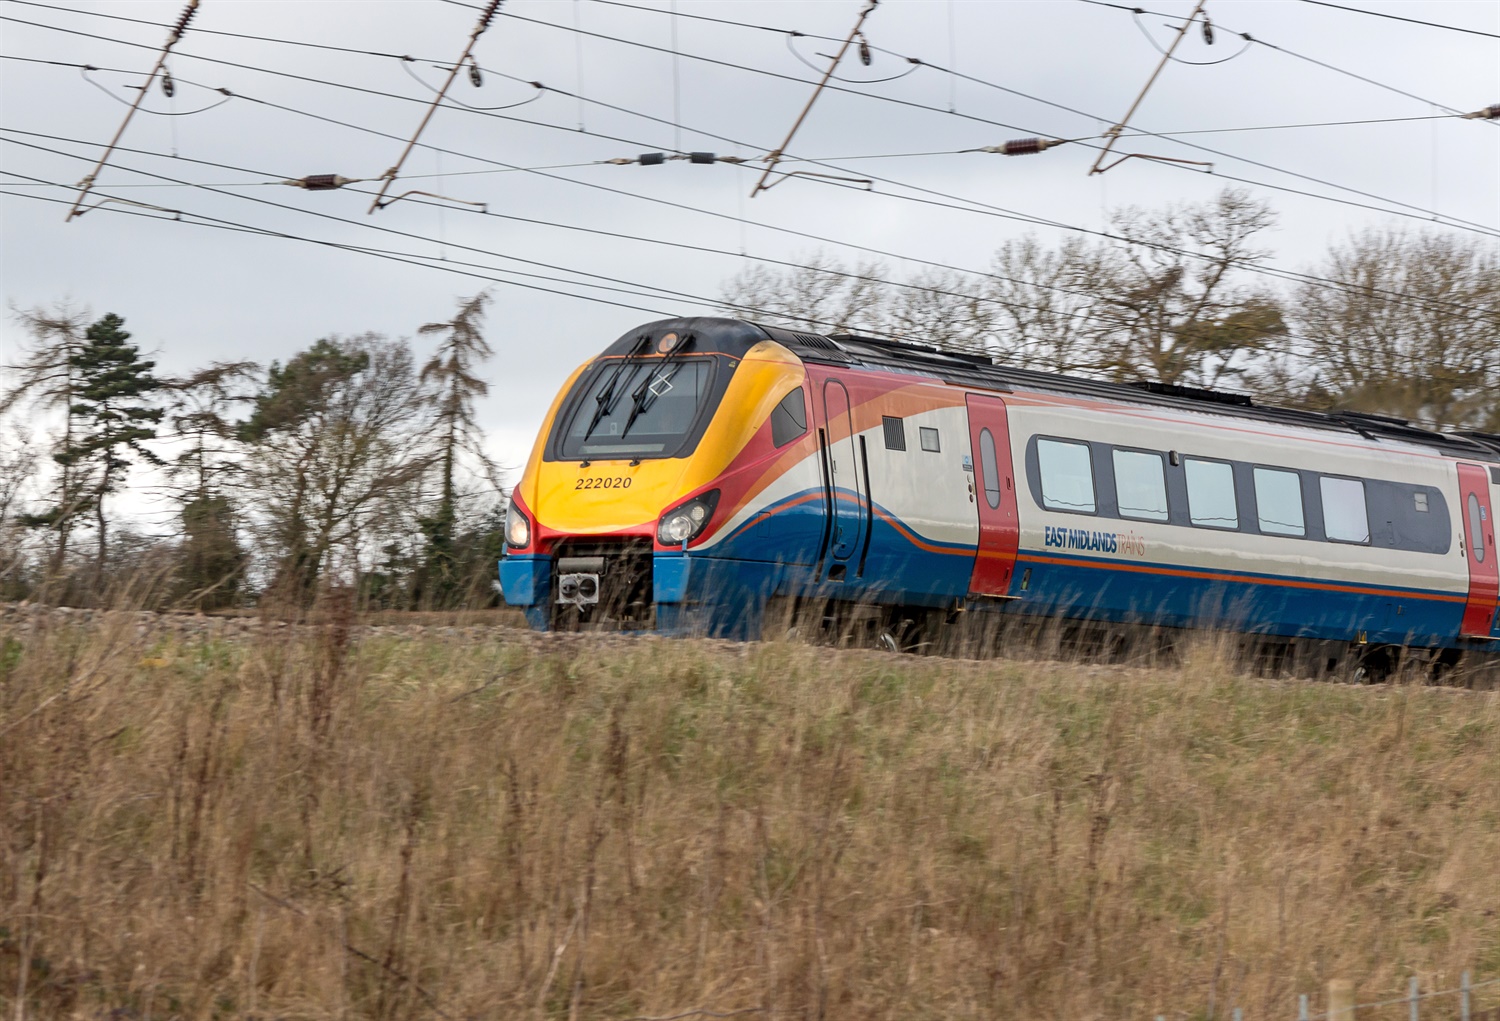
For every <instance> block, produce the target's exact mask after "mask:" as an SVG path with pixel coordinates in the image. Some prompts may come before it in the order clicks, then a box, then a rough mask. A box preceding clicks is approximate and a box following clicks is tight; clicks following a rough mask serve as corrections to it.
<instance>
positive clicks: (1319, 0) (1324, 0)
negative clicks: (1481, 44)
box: [1302, 0, 1500, 39]
mask: <svg viewBox="0 0 1500 1021" xmlns="http://www.w3.org/2000/svg"><path fill="white" fill-rule="evenodd" d="M1302 2H1303V3H1307V4H1315V5H1316V6H1318V7H1332V8H1333V9H1334V10H1336V11H1348V12H1349V13H1350V14H1367V15H1369V16H1370V17H1372V18H1389V19H1391V20H1392V21H1404V22H1406V23H1407V24H1408V25H1425V26H1427V27H1428V28H1441V29H1445V30H1446V31H1449V32H1467V33H1468V34H1469V35H1478V36H1484V37H1485V38H1486V39H1500V34H1496V33H1494V32H1485V31H1483V30H1481V29H1477V28H1465V27H1464V26H1462V25H1444V24H1442V23H1440V22H1437V21H1423V20H1422V19H1421V18H1405V17H1402V16H1401V15H1399V14H1391V13H1389V12H1387V11H1367V10H1364V9H1363V8H1359V7H1345V6H1344V5H1343V4H1332V3H1328V0H1302Z"/></svg>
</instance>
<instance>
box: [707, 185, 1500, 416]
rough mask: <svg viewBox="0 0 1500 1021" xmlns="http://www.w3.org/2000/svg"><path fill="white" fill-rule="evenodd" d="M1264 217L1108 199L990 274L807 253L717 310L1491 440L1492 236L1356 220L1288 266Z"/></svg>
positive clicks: (1498, 315) (1494, 360)
mask: <svg viewBox="0 0 1500 1021" xmlns="http://www.w3.org/2000/svg"><path fill="white" fill-rule="evenodd" d="M1276 222H1277V217H1276V214H1275V212H1274V211H1273V210H1272V209H1271V207H1270V206H1269V205H1267V204H1266V203H1264V202H1262V201H1260V200H1257V199H1254V198H1252V197H1250V196H1249V195H1248V194H1247V193H1245V192H1242V191H1236V190H1226V191H1224V192H1222V193H1220V194H1219V195H1218V196H1216V197H1215V198H1214V199H1212V200H1210V201H1207V202H1201V203H1185V204H1178V205H1172V206H1168V207H1166V208H1163V209H1156V210H1143V209H1138V208H1130V209H1124V210H1121V211H1119V212H1117V213H1115V214H1114V216H1113V217H1112V218H1111V222H1110V224H1109V226H1108V229H1107V230H1106V231H1104V232H1103V233H1104V234H1105V235H1106V236H1104V237H1100V238H1095V239H1087V238H1078V237H1073V238H1069V239H1067V240H1064V241H1063V242H1061V243H1060V244H1057V245H1055V246H1047V245H1044V244H1043V243H1042V242H1041V241H1039V240H1038V239H1037V238H1036V237H1034V236H1026V237H1022V238H1018V239H1013V240H1009V241H1006V242H1005V243H1004V244H1002V245H1000V247H999V248H998V250H997V251H996V252H995V255H994V258H993V260H992V263H991V265H990V269H989V272H988V273H983V274H975V273H964V272H959V271H956V270H945V269H927V270H924V271H922V272H919V273H916V274H913V275H910V276H908V277H905V278H904V279H903V278H896V277H895V276H894V275H893V273H892V271H891V269H890V267H889V266H887V265H885V264H883V263H879V262H866V263H859V264H856V265H853V266H850V265H845V264H843V263H840V262H838V261H836V260H833V259H830V258H828V257H826V256H823V255H817V256H814V257H813V258H812V259H811V260H808V262H809V266H808V268H802V269H791V270H772V269H767V268H765V267H764V266H760V267H756V268H753V269H750V270H748V271H746V272H744V273H741V274H740V275H739V276H737V277H735V278H734V279H733V280H731V281H730V282H729V284H728V286H727V287H726V288H725V290H724V293H723V298H724V302H725V307H726V308H736V307H740V306H750V307H754V308H759V309H764V310H766V313H767V316H766V318H767V319H768V320H770V321H774V322H777V323H780V324H782V325H788V326H792V327H794V328H798V329H806V330H813V331H815V332H820V333H840V332H843V333H869V334H874V335H877V336H891V337H897V338H903V339H909V340H916V341H919V342H922V343H926V344H930V345H933V346H936V347H939V348H944V349H950V350H956V351H969V352H982V353H986V354H989V355H992V356H994V357H995V358H996V360H997V361H999V362H1000V363H1001V364H1007V365H1015V366H1018V367H1022V368H1031V369H1042V370H1047V371H1052V372H1062V373H1076V374H1080V375H1086V376H1092V377H1096V378H1104V379H1113V380H1120V381H1131V380H1154V381H1158V382H1162V383H1176V384H1180V385H1186V386H1197V387H1210V388H1214V387H1217V388H1223V389H1233V390H1239V391H1242V392H1247V393H1250V394H1252V395H1254V396H1256V397H1259V398H1261V399H1263V400H1265V401H1266V402H1267V403H1276V404H1284V405H1291V406H1297V407H1305V408H1313V409H1319V410H1326V409H1333V408H1340V409H1347V410H1351V411H1360V412H1365V413H1370V414H1380V415H1387V416H1390V417H1393V418H1399V419H1402V420H1405V421H1410V422H1415V423H1417V424H1420V425H1424V426H1428V427H1432V428H1446V429H1456V430H1476V431H1481V432H1490V433H1500V249H1497V247H1496V245H1495V244H1494V243H1493V242H1484V241H1482V240H1481V239H1478V238H1474V239H1470V240H1464V239H1460V238H1455V237H1454V236H1452V235H1448V234H1436V233H1427V232H1415V231H1406V230H1401V229H1396V228H1387V227H1371V228H1368V229H1366V230H1363V231H1361V232H1358V233H1355V234H1353V235H1352V236H1350V237H1349V238H1348V239H1347V240H1344V241H1341V242H1338V243H1335V244H1333V245H1331V246H1330V247H1329V248H1328V250H1327V252H1326V253H1325V254H1324V255H1323V257H1322V258H1321V260H1320V261H1319V262H1317V263H1316V264H1315V265H1313V266H1311V267H1309V268H1308V269H1307V270H1306V271H1305V272H1301V273H1295V274H1286V273H1281V272H1274V273H1272V274H1267V273H1265V272H1262V271H1263V270H1266V269H1268V268H1269V259H1270V257H1271V254H1272V253H1271V250H1270V248H1269V247H1268V244H1267V240H1266V239H1267V237H1268V235H1269V234H1270V232H1271V231H1272V230H1273V229H1274V227H1275V226H1276Z"/></svg>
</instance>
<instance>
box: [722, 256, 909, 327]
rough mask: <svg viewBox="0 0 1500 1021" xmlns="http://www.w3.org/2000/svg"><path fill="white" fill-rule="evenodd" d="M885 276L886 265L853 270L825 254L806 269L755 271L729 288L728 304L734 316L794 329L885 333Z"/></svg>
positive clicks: (741, 276) (761, 268)
mask: <svg viewBox="0 0 1500 1021" xmlns="http://www.w3.org/2000/svg"><path fill="white" fill-rule="evenodd" d="M884 274H885V267H884V266H882V265H881V264H880V263H876V262H871V263H861V264H860V265H858V266H856V267H854V268H853V269H849V268H847V267H845V266H844V265H843V264H842V263H840V262H839V261H838V260H836V259H832V258H830V257H828V256H827V255H825V254H823V253H821V252H820V253H817V254H815V255H813V256H812V257H811V258H809V259H808V260H807V263H806V266H805V267H804V268H797V269H788V270H785V271H778V270H773V269H770V268H768V267H766V266H763V265H755V266H752V267H750V268H749V269H747V270H745V271H743V272H741V273H739V274H738V275H736V276H735V277H734V278H733V279H731V280H730V281H729V282H728V284H726V285H725V287H724V291H723V300H724V304H725V310H726V311H728V312H729V313H730V314H731V315H738V316H744V317H746V318H749V319H755V320H758V321H761V322H769V323H772V324H775V325H779V326H785V327H788V328H791V329H798V330H810V331H812V332H814V333H825V334H826V333H860V332H880V331H881V328H882V323H883V322H884V320H885V318H886V316H885V311H884V307H885V303H886V302H887V300H888V288H885V287H883V286H882V284H881V283H880V278H881V277H882V276H883V275H884Z"/></svg>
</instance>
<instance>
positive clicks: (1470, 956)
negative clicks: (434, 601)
mask: <svg viewBox="0 0 1500 1021" xmlns="http://www.w3.org/2000/svg"><path fill="white" fill-rule="evenodd" d="M348 623H349V622H348V621H347V620H341V619H333V620H330V621H327V622H325V624H324V625H323V626H322V629H321V631H319V632H316V633H314V634H311V635H308V634H302V635H300V636H296V635H290V634H288V635H287V636H286V637H283V638H280V639H275V640H272V639H270V638H264V639H261V640H257V641H225V640H220V639H213V638H191V637H189V638H171V637H161V636H153V635H150V634H148V635H146V636H144V637H142V636H139V635H138V634H137V633H136V631H135V629H134V626H133V625H131V626H130V627H128V628H127V627H126V626H125V625H124V624H121V625H119V626H117V627H114V628H111V627H109V626H103V627H100V626H97V625H96V626H93V627H90V628H87V629H85V628H80V627H76V626H68V627H55V628H52V629H50V630H44V631H40V632H34V633H27V634H24V635H23V634H19V633H17V634H13V635H3V634H0V855H3V856H4V861H3V870H0V926H3V932H0V998H3V1002H4V1005H5V1011H6V1013H5V1019H6V1021H11V1019H15V1018H21V1017H23V1016H24V1017H39V1018H40V1017H82V1018H96V1017H110V1018H115V1019H125V1018H130V1019H134V1018H140V1019H145V1018H153V1019H155V1018H169V1017H184V1018H209V1017H226V1018H228V1017H236V1018H250V1017H255V1018H380V1019H385V1018H454V1019H457V1018H526V1017H537V1018H541V1017H557V1018H561V1017H569V1018H630V1017H640V1016H662V1015H672V1014H679V1013H680V1012H683V1011H686V1010H689V1009H694V1008H701V1009H704V1010H711V1011H716V1012H720V1013H726V1012H731V1011H744V1012H745V1013H743V1014H740V1015H737V1016H742V1017H746V1018H755V1017H798V1018H817V1017H828V1018H877V1017H886V1018H899V1019H911V1018H954V1017H998V1018H1023V1017H1024V1018H1033V1017H1036V1018H1040V1017H1049V1018H1069V1019H1088V1018H1127V1017H1132V1018H1138V1017H1146V1016H1152V1015H1155V1014H1158V1013H1160V1014H1165V1015H1167V1016H1168V1017H1171V1018H1187V1017H1206V1016H1219V1017H1227V1016H1228V1013H1229V1008H1230V1007H1232V1006H1241V1007H1243V1008H1244V1009H1245V1016H1246V1017H1247V1018H1249V1019H1259V1018H1270V1017H1277V1018H1286V1017H1291V1016H1295V1013H1294V1012H1295V1003H1296V996H1297V994H1298V993H1301V992H1312V993H1314V994H1316V993H1317V991H1318V990H1319V989H1320V988H1321V986H1322V984H1323V983H1324V981H1326V979H1328V978H1329V977H1334V976H1342V977H1349V978H1353V979H1355V980H1356V981H1358V983H1359V989H1360V996H1361V998H1362V999H1368V998H1372V997H1376V996H1379V995H1380V994H1382V993H1396V992H1400V991H1404V988H1405V981H1406V976H1407V975H1409V974H1411V973H1417V974H1420V975H1421V976H1422V977H1423V983H1424V986H1426V985H1428V984H1435V985H1438V986H1444V987H1446V986H1451V985H1456V984H1457V975H1458V972H1459V971H1460V970H1461V969H1464V968H1469V969H1472V970H1473V971H1474V973H1475V978H1476V980H1479V979H1487V978H1491V977H1495V976H1497V975H1500V881H1497V872H1500V696H1497V695H1496V694H1493V693H1470V692H1460V691H1451V690H1425V689H1415V688H1408V687H1387V688H1378V689H1372V688H1356V687H1350V686H1341V685H1332V684H1302V683H1278V682H1269V681H1257V680H1250V679H1246V678H1241V677H1236V676H1233V675H1231V674H1230V673H1229V672H1228V671H1226V670H1225V669H1224V667H1223V666H1222V665H1221V664H1220V663H1219V662H1218V661H1217V660H1215V659H1214V658H1212V657H1210V656H1189V657H1188V658H1187V661H1186V662H1185V664H1184V665H1183V666H1182V667H1180V668H1177V669H1173V670H1161V671H1155V672H1147V671H1141V670H1128V669H1119V668H1110V667H1077V666H1068V665H1063V664H1027V663H1013V662H1008V663H994V664H976V663H969V662H959V661H944V660H923V659H915V658H909V657H908V658H897V657H889V656H882V655H877V654H871V653H857V652H856V653H839V652H831V651H828V650H819V649H812V648H806V647H802V646H794V645H782V644H768V645H756V646H743V647H740V646H728V645H722V644H715V643H699V642H667V641H656V640H641V641H620V640H615V641H610V640H606V639H596V638H579V639H575V640H559V641H542V640H538V639H535V638H527V637H523V636H519V635H515V634H505V633H503V632H501V633H496V634H495V636H494V637H493V638H492V639H487V640H485V641H481V642H473V641H469V642H464V641H458V640H451V639H450V640H440V639H437V638H414V639H413V638H392V637H383V638H373V639H368V640H365V641H364V642H362V643H357V644H355V643H351V641H350V633H349V630H348Z"/></svg>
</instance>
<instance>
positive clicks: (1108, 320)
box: [7, 132, 1311, 354]
mask: <svg viewBox="0 0 1500 1021" xmlns="http://www.w3.org/2000/svg"><path fill="white" fill-rule="evenodd" d="M23 133H26V134H34V133H30V132H23ZM7 141H10V140H7ZM18 144H22V145H28V147H31V148H38V149H42V150H44V151H48V152H53V153H56V154H58V155H64V156H71V155H72V154H69V153H64V152H61V151H59V150H51V149H48V148H47V147H43V146H34V145H30V144H29V143H18ZM156 155H160V154H156ZM74 158H77V157H74ZM123 169H128V170H131V171H132V172H135V173H139V174H144V175H146V176H152V177H162V175H157V174H153V173H151V172H149V171H141V170H137V169H135V168H123ZM247 172H249V171H247ZM13 176H25V175H13ZM163 179H165V180H173V179H171V178H163ZM30 180H38V179H30ZM199 187H202V188H203V189H204V190H206V191H213V190H214V189H213V188H212V187H209V186H199ZM233 197H239V198H245V196H233ZM250 201H254V202H258V203H261V204H266V205H271V206H275V207H277V208H283V209H288V208H290V209H293V210H294V211H298V210H295V207H286V206H282V205H280V204H279V203H273V202H267V201H266V200H260V199H250ZM136 204H137V205H140V204H139V203H136ZM423 204H431V203H423ZM149 208H154V209H161V207H149ZM162 211H164V212H174V213H178V214H179V215H184V214H182V213H181V211H179V210H164V209H163V210H162ZM304 212H305V211H304ZM185 215H197V214H185ZM314 215H317V216H320V217H322V218H324V219H331V220H335V221H339V222H343V223H348V224H352V225H355V226H364V227H366V228H368V229H374V230H377V231H380V232H382V233H393V234H397V235H401V236H405V237H411V238H417V239H420V240H426V241H431V239H428V238H423V237H421V236H420V235H414V234H410V233H408V232H403V231H395V230H391V229H388V228H383V227H377V226H374V225H372V224H369V223H368V222H362V221H357V220H347V219H344V218H342V217H335V216H330V215H328V214H314ZM508 218H509V219H523V218H517V217H508ZM527 222H538V223H543V224H545V225H548V226H558V225H556V224H550V223H546V221H527ZM590 232H591V233H610V232H598V231H590ZM614 236H626V237H629V235H614ZM634 240H646V241H653V242H655V243H667V244H671V243H670V242H656V241H655V239H645V238H634ZM352 247H359V246H352ZM457 247H460V248H465V249H467V250H469V251H473V252H476V253H479V254H485V255H490V256H493V257H497V258H502V259H509V260H512V261H518V262H522V263H525V264H529V265H537V266H541V267H543V268H548V269H553V270H558V271H561V272H567V273H573V274H575V275H582V276H590V277H594V278H595V279H599V280H604V281H608V282H610V283H619V284H627V285H629V287H630V288H631V290H629V291H626V292H625V293H638V292H639V291H641V290H647V291H657V292H661V293H664V294H667V295H669V296H672V297H679V298H683V299H686V300H690V301H694V302H696V303H699V304H704V305H708V306H710V307H721V308H730V309H737V310H741V311H743V310H750V311H762V310H760V309H758V308H756V307H752V306H743V305H737V304H736V303H734V302H730V301H728V300H726V299H723V298H717V299H715V298H705V297H703V296H701V295H693V294H689V293H687V292H680V291H675V290H671V289H666V288H659V287H655V286H654V285H646V284H640V283H637V282H631V281H625V280H621V279H619V278H616V277H611V276H608V275H604V274H595V273H589V272H587V271H582V270H577V269H573V268H571V267H563V266H556V265H553V264H549V263H543V262H539V261H537V260H531V259H524V258H519V257H515V256H508V255H504V254H502V253H498V252H491V251H488V250H485V249H480V248H476V247H473V246H457ZM683 247H692V248H695V249H696V250H699V251H716V250H713V249H708V248H704V247H701V246H683ZM400 254H402V255H406V256H409V257H410V258H413V259H429V258H437V259H439V260H440V261H442V259H441V257H434V256H421V255H414V254H411V253H400ZM717 254H721V255H728V256H733V255H734V254H735V253H731V252H725V251H723V250H717ZM758 261H769V262H781V264H783V265H787V266H792V267H795V268H799V269H804V270H809V269H810V270H814V271H818V272H824V273H827V274H828V275H832V276H840V277H846V278H852V279H861V280H871V281H874V282H879V283H884V284H889V285H892V286H896V287H899V288H907V289H912V290H917V291H927V292H932V293H939V294H946V295H950V296H954V297H961V298H964V299H966V300H974V299H976V298H977V299H978V300H981V301H984V302H986V303H990V302H993V303H995V304H999V305H1002V306H1007V307H1011V308H1027V309H1033V310H1036V311H1043V312H1049V313H1052V314H1057V315H1060V316H1062V317H1064V318H1079V319H1084V320H1093V321H1098V322H1103V323H1105V324H1106V325H1112V326H1116V327H1122V326H1128V325H1129V324H1128V322H1127V321H1125V320H1119V319H1116V318H1114V317H1109V316H1100V315H1097V314H1092V313H1083V312H1076V311H1073V312H1063V311H1059V310H1055V309H1047V308H1040V307H1038V306H1030V305H1026V304H1024V303H1017V302H1012V301H1007V300H1003V299H996V298H985V297H979V296H975V295H972V294H968V293H964V292H953V291H947V290H944V289H942V288H938V287H934V286H930V285H921V284H909V283H902V282H896V281H889V280H883V279H881V278H878V277H873V276H872V275H870V274H867V273H847V272H843V271H837V270H828V269H826V268H821V267H810V266H806V265H801V264H795V263H786V262H782V261H780V260H758ZM470 265H477V264H470ZM485 268H489V269H491V270H492V271H494V272H502V273H512V274H516V275H521V276H528V277H540V278H541V279H546V280H549V281H553V282H567V283H572V284H575V285H581V286H587V287H595V288H603V289H605V290H618V288H613V287H609V286H607V285H602V284H592V283H589V282H587V281H573V280H560V279H559V278H555V277H550V276H547V275H545V274H535V273H526V272H524V271H518V270H511V269H503V268H497V267H485ZM959 271H960V272H967V273H969V274H970V275H976V276H996V277H997V278H999V279H1011V280H1014V278H1008V277H1003V276H999V275H997V274H993V273H990V274H975V273H973V272H972V271H964V270H961V269H960V270H959ZM1015 282H1017V283H1023V284H1030V285H1032V286H1040V287H1044V288H1046V287H1048V286H1049V285H1046V284H1040V283H1035V282H1028V281H1015ZM1053 289H1059V288H1053ZM1070 293H1071V292H1070ZM630 307H633V306H630ZM825 325H826V324H825ZM1273 332H1276V335H1278V336H1285V337H1286V338H1287V339H1289V340H1296V341H1299V342H1301V343H1304V344H1308V343H1311V341H1308V340H1307V339H1306V338H1299V337H1296V336H1295V335H1292V334H1290V333H1280V332H1277V331H1273ZM1290 353H1293V354H1296V353H1297V352H1296V351H1295V350H1293V351H1292V352H1290ZM1304 353H1305V352H1304Z"/></svg>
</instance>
